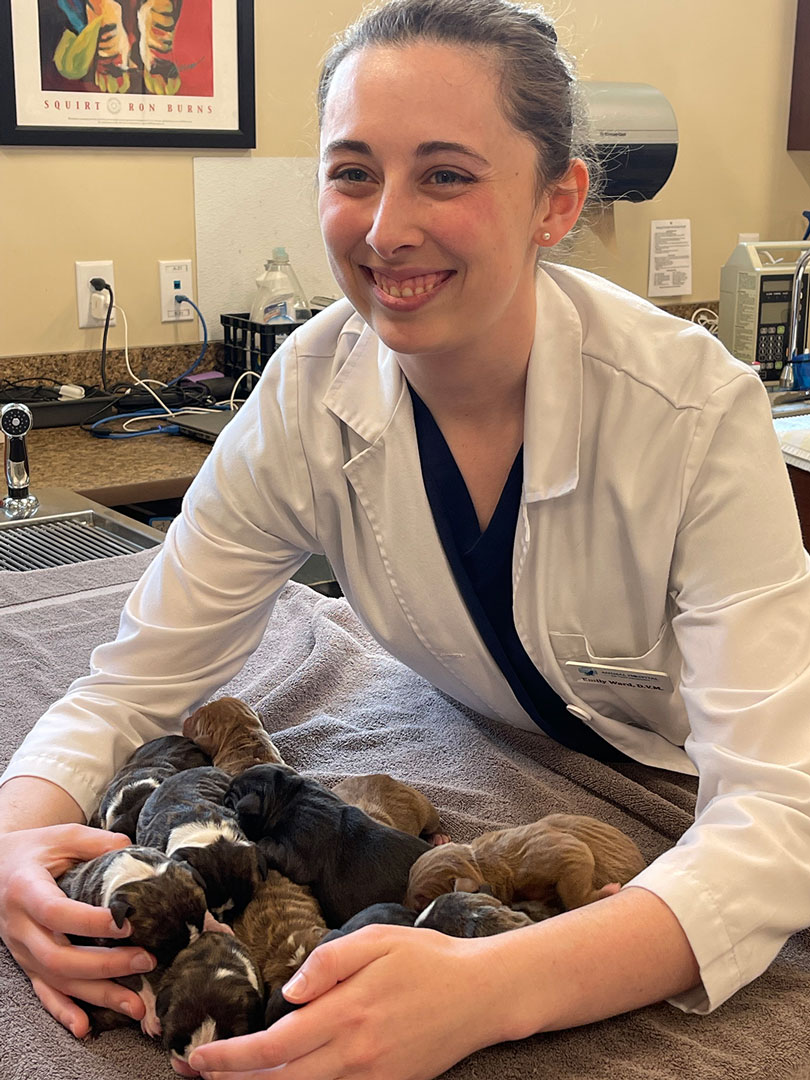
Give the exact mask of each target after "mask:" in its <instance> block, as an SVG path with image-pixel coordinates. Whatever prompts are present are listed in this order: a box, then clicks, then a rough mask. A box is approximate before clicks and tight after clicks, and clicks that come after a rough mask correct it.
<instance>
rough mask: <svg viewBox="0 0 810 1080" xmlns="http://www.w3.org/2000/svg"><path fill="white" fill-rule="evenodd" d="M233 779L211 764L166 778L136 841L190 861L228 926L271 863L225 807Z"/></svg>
mask: <svg viewBox="0 0 810 1080" xmlns="http://www.w3.org/2000/svg"><path fill="white" fill-rule="evenodd" d="M231 780H232V777H231V776H229V775H228V773H226V772H223V771H222V769H215V768H213V766H208V767H204V768H196V769H186V770H185V771H184V772H179V773H176V774H175V775H174V776H170V777H169V778H168V779H167V780H164V781H163V783H162V784H161V785H160V787H158V788H156V790H155V791H153V792H152V794H151V795H150V796H149V798H148V799H147V800H146V802H145V803H144V805H143V809H142V810H141V813H140V817H139V818H138V830H137V834H138V843H140V844H149V845H150V846H151V847H156V848H158V849H160V850H161V851H165V852H166V854H167V855H171V857H172V858H174V859H180V860H182V861H184V862H187V863H188V864H189V865H190V866H192V867H194V869H195V870H196V871H197V872H198V873H199V874H200V876H201V877H202V880H203V881H204V882H205V895H206V899H207V901H208V907H209V910H210V911H211V913H212V914H213V915H214V917H215V918H217V919H224V920H225V921H226V922H228V923H233V920H234V919H235V918H236V917H237V916H238V915H239V914H241V912H242V911H243V910H244V909H245V907H246V906H247V904H248V903H249V902H250V900H251V898H252V896H253V892H254V890H255V888H256V886H257V885H258V883H259V882H260V881H262V880H263V879H264V878H265V877H266V876H267V860H266V859H265V857H264V855H263V854H262V853H261V852H260V851H259V849H258V848H257V847H256V845H255V844H252V843H251V842H250V841H249V840H248V839H247V837H246V836H245V834H244V833H243V832H242V830H241V828H240V827H239V824H238V822H237V819H236V814H235V813H234V811H233V810H230V809H227V808H226V807H225V806H224V805H223V800H224V797H225V793H226V792H227V790H228V788H229V786H230V783H231Z"/></svg>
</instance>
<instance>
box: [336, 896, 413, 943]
mask: <svg viewBox="0 0 810 1080" xmlns="http://www.w3.org/2000/svg"><path fill="white" fill-rule="evenodd" d="M415 920H416V912H415V911H412V910H411V909H410V908H406V907H405V905H404V904H371V905H370V906H369V907H367V908H363V910H362V911H358V912H357V914H356V915H352V917H351V918H350V919H348V920H347V921H346V922H345V923H344V924H343V926H341V927H340V928H339V929H336V930H330V931H329V933H328V934H327V935H326V936H325V937H324V939H323V941H321V945H323V943H324V942H325V941H334V940H335V938H341V937H345V936H346V935H347V934H353V933H354V931H355V930H361V929H362V928H363V927H364V926H378V925H380V924H381V923H384V924H385V925H387V926H413V925H414V922H415Z"/></svg>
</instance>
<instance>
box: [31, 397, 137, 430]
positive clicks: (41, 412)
mask: <svg viewBox="0 0 810 1080" xmlns="http://www.w3.org/2000/svg"><path fill="white" fill-rule="evenodd" d="M120 400H121V395H120V394H94V395H93V396H92V397H84V398H76V399H74V400H72V401H31V402H28V408H29V409H30V410H31V412H32V414H33V417H34V428H54V427H73V426H75V425H78V424H83V423H85V421H87V420H89V419H91V418H92V419H93V420H100V419H101V418H102V417H103V416H112V415H113V413H114V412H115V411H116V407H117V404H118V402H119V401H120Z"/></svg>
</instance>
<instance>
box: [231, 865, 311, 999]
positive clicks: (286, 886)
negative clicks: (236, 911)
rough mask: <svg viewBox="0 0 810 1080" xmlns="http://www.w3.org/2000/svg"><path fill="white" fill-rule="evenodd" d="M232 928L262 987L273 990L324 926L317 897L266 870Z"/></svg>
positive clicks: (301, 959)
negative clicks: (259, 973) (246, 951)
mask: <svg viewBox="0 0 810 1080" xmlns="http://www.w3.org/2000/svg"><path fill="white" fill-rule="evenodd" d="M233 931H234V933H235V934H236V936H237V938H238V939H239V940H240V941H241V942H242V943H243V944H245V945H246V946H247V947H248V949H249V950H250V953H251V956H252V957H253V959H254V960H255V961H256V964H257V965H258V968H259V971H260V972H261V974H262V979H263V980H264V985H265V987H266V989H267V990H268V991H273V990H276V989H278V988H279V987H281V986H283V985H284V983H286V982H287V980H288V979H290V978H291V977H292V975H293V974H294V973H295V972H296V971H297V970H298V968H299V967H300V966H301V965H302V964H303V962H304V961H305V960H306V958H307V957H308V956H309V954H310V953H311V952H312V950H313V949H314V948H315V946H316V945H318V944H319V943H320V942H321V940H322V938H323V936H324V934H325V933H326V931H327V926H326V923H325V922H324V920H323V915H322V914H321V909H320V908H319V907H318V901H317V900H316V899H315V897H314V896H313V895H312V893H311V892H310V890H309V889H308V888H307V887H306V886H305V885H296V884H295V883H294V882H292V881H290V879H289V878H286V877H284V875H283V874H280V873H279V872H278V870H270V871H268V874H267V878H266V880H265V881H263V882H262V883H261V884H260V885H259V887H258V888H257V889H256V892H255V893H254V894H253V899H252V900H251V901H250V903H249V904H248V906H247V907H246V908H245V910H244V911H243V912H242V914H241V915H240V916H239V918H238V919H237V920H236V921H235V922H234V925H233Z"/></svg>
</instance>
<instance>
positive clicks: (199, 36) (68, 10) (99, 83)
mask: <svg viewBox="0 0 810 1080" xmlns="http://www.w3.org/2000/svg"><path fill="white" fill-rule="evenodd" d="M255 129H256V116H255V101H254V58H253V0H160V2H156V0H118V2H117V3H110V2H109V0H0V143H2V144H5V145H28V146H119V147H120V146H157V147H181V148H182V147H189V148H191V147H214V148H219V147H224V148H228V147H234V148H243V149H245V148H250V147H254V146H255V145H256V135H255Z"/></svg>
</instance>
